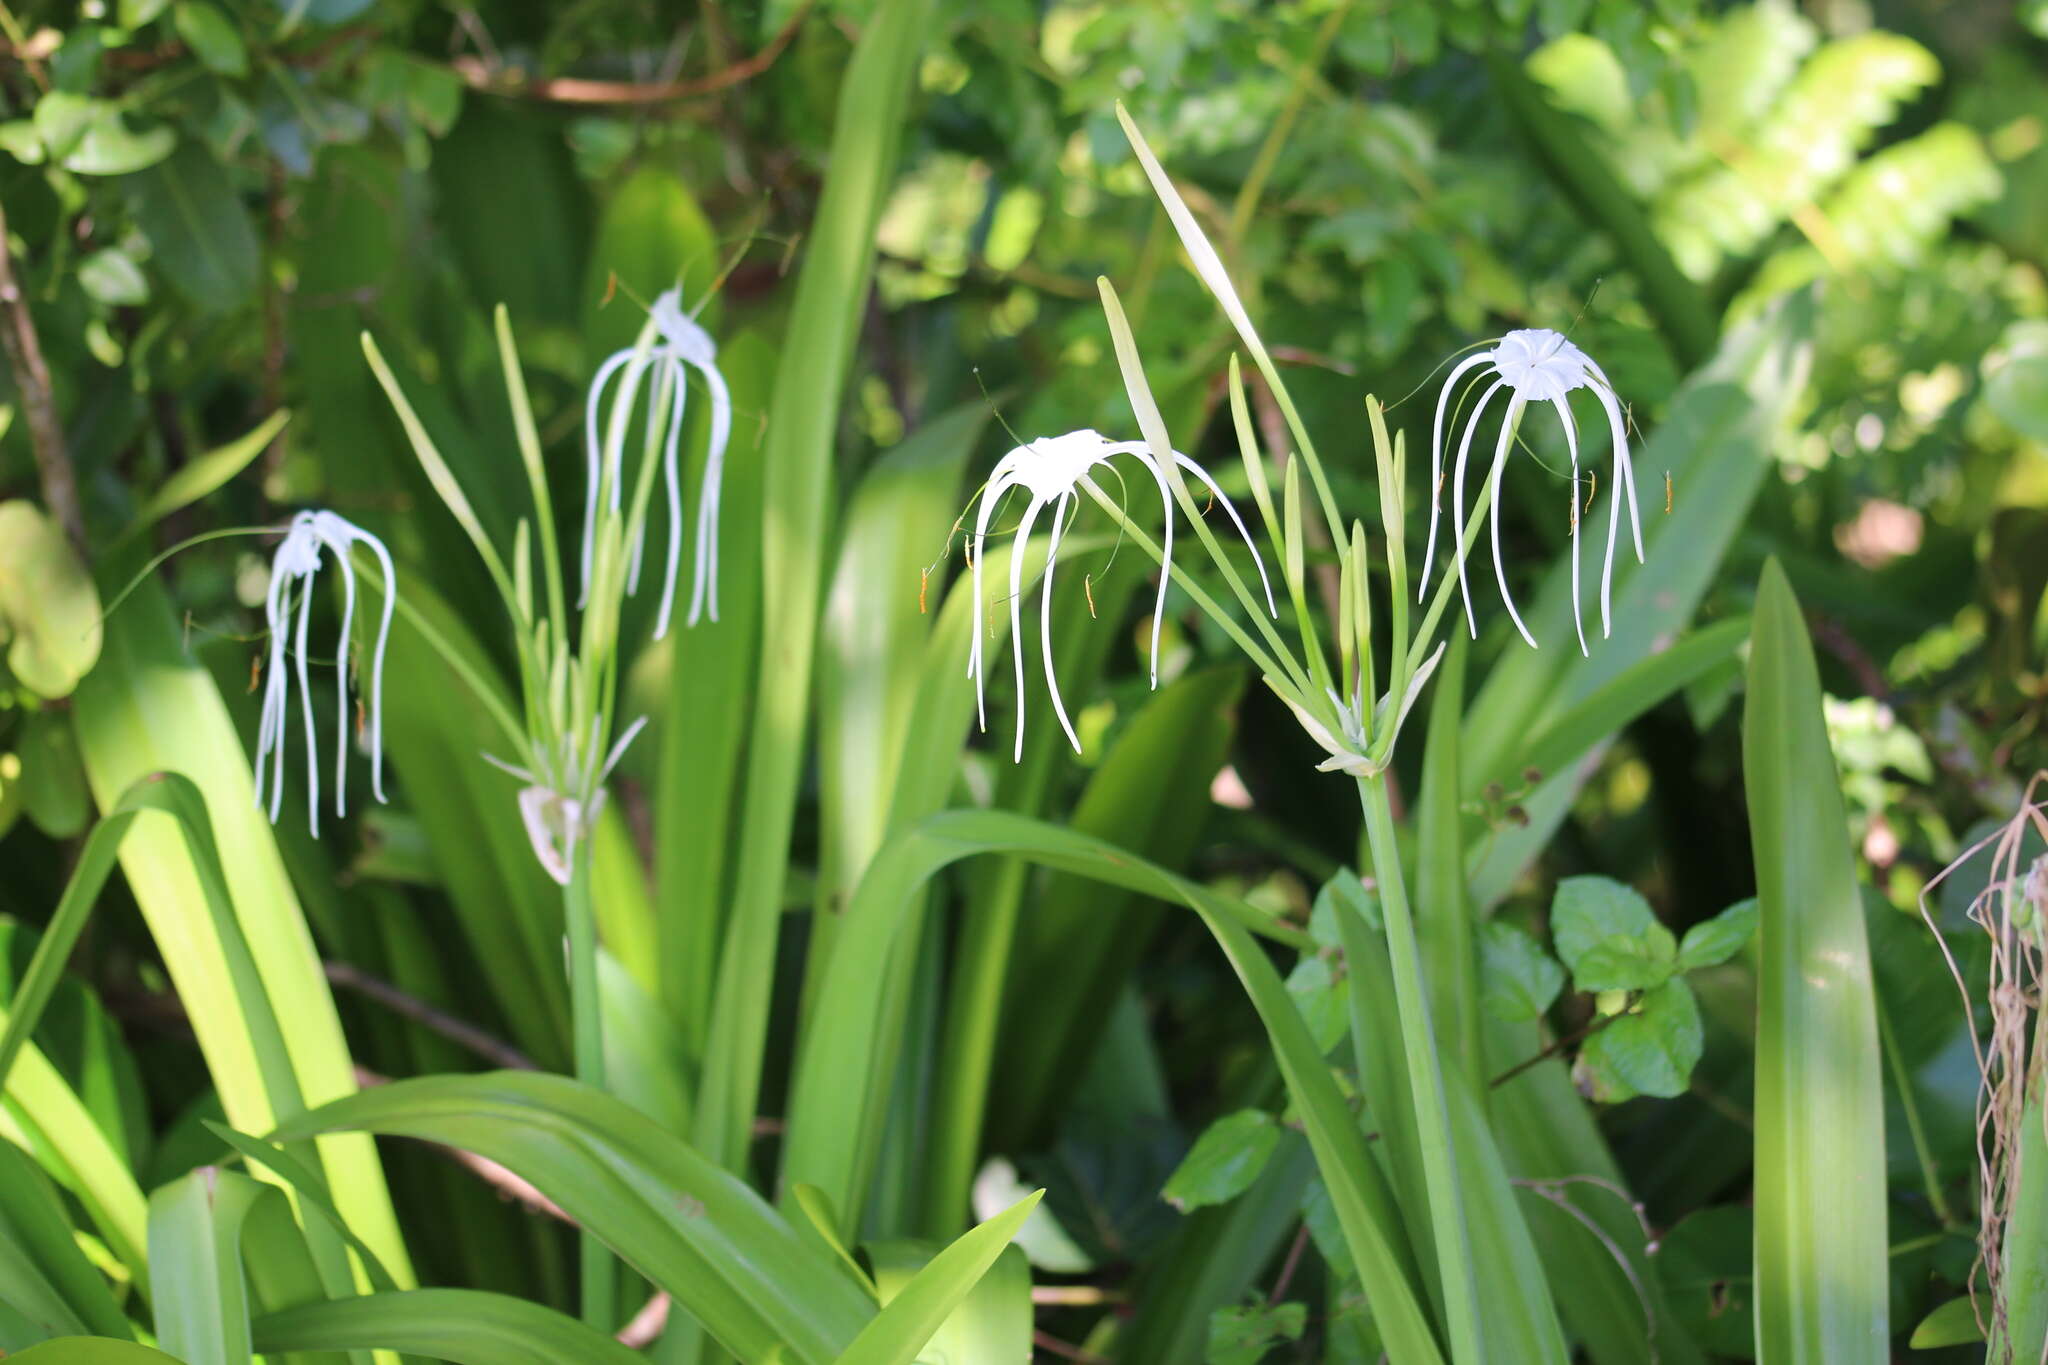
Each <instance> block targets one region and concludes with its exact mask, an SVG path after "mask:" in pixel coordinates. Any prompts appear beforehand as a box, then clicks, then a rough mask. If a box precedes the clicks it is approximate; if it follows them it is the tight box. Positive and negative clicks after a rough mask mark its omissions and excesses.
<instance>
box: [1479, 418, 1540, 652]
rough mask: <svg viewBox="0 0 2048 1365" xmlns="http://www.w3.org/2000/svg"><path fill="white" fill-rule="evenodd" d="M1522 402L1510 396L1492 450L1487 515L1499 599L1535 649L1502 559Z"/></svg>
mask: <svg viewBox="0 0 2048 1365" xmlns="http://www.w3.org/2000/svg"><path fill="white" fill-rule="evenodd" d="M1522 404H1523V400H1522V398H1521V397H1520V396H1519V395H1517V396H1516V397H1514V398H1511V399H1509V400H1508V415H1507V416H1506V417H1505V418H1504V419H1502V421H1501V424H1500V444H1499V445H1498V446H1496V447H1494V452H1493V507H1492V510H1491V511H1490V512H1489V514H1488V520H1489V521H1490V522H1491V524H1492V530H1493V577H1494V581H1495V582H1497V583H1499V584H1500V600H1501V601H1503V602H1505V603H1507V608H1508V616H1509V618H1510V619H1512V620H1513V621H1514V623H1515V629H1516V630H1518V631H1520V632H1521V633H1522V639H1523V640H1524V641H1526V642H1527V644H1528V646H1529V648H1531V649H1534V648H1536V637H1535V636H1533V635H1531V634H1530V633H1529V628H1528V627H1527V626H1525V625H1523V624H1522V613H1520V612H1518V611H1516V610H1515V595H1514V594H1513V593H1511V592H1509V591H1508V570H1507V565H1506V564H1505V563H1504V562H1503V561H1502V560H1501V555H1500V486H1501V484H1502V483H1503V482H1505V480H1504V479H1503V478H1502V475H1503V474H1504V473H1505V471H1506V467H1507V462H1508V446H1509V444H1510V443H1511V442H1513V440H1514V439H1515V424H1516V423H1517V422H1518V421H1520V420H1521V416H1522Z"/></svg>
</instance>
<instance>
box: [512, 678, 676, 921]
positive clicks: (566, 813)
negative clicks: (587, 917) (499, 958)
mask: <svg viewBox="0 0 2048 1365" xmlns="http://www.w3.org/2000/svg"><path fill="white" fill-rule="evenodd" d="M646 724H647V717H645V716H642V717H640V718H639V719H638V720H636V721H634V722H633V723H632V724H631V725H629V726H627V727H626V732H625V733H624V734H623V735H620V736H619V738H618V740H617V741H616V742H615V743H614V744H613V745H612V746H611V748H610V749H609V750H606V749H605V748H604V741H605V724H604V717H603V715H599V716H597V717H596V718H595V719H594V720H593V721H592V722H591V725H590V728H589V730H588V731H587V732H573V733H569V734H565V735H563V736H562V737H561V739H560V740H559V742H557V743H556V744H555V745H553V746H552V747H551V748H548V749H541V750H536V752H535V754H534V757H533V766H532V767H530V768H523V767H519V766H517V765H515V764H511V763H507V762H506V761H505V760H503V759H501V758H495V757H493V756H492V755H490V754H485V755H484V756H483V757H484V761H485V762H487V763H489V764H490V765H491V766H493V767H495V768H498V769H500V770H502V771H504V772H507V773H510V774H511V775H512V776H513V777H516V778H518V779H519V780H520V781H522V782H524V783H525V784H526V785H525V786H524V787H523V788H521V789H520V792H519V818H520V819H521V820H522V821H523V822H525V825H526V837H527V840H528V842H530V843H531V844H532V845H533V856H534V857H536V858H538V859H539V860H540V865H541V867H542V868H543V869H545V870H546V872H547V874H548V875H549V876H550V877H552V878H554V879H555V881H556V882H557V883H559V884H560V885H562V886H567V885H568V884H569V878H570V874H571V872H572V870H573V869H574V868H575V865H576V845H577V844H579V843H581V842H582V841H583V840H584V839H586V838H588V837H589V836H590V834H591V831H593V830H594V829H596V828H597V817H598V816H599V815H600V814H602V813H603V811H604V802H605V789H604V784H605V782H606V780H607V779H609V778H610V777H611V775H612V769H613V768H616V767H618V765H619V760H620V759H621V758H623V757H625V755H626V748H627V746H628V745H630V744H632V742H633V740H634V737H635V736H637V735H638V734H639V733H640V731H641V728H642V727H643V726H645V725H646Z"/></svg>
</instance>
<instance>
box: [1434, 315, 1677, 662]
mask: <svg viewBox="0 0 2048 1365" xmlns="http://www.w3.org/2000/svg"><path fill="white" fill-rule="evenodd" d="M1473 370H1478V371H1479V372H1480V373H1479V379H1480V380H1484V379H1485V378H1487V377H1488V376H1491V377H1492V380H1493V382H1492V383H1491V384H1490V385H1489V386H1488V387H1487V389H1486V391H1485V392H1484V393H1482V394H1481V395H1480V396H1479V401H1478V402H1477V403H1474V404H1473V405H1472V411H1471V414H1470V415H1469V416H1468V417H1467V418H1466V419H1465V430H1464V435H1463V436H1462V437H1460V438H1459V440H1458V452H1457V457H1456V460H1455V463H1454V464H1453V473H1452V478H1451V482H1452V489H1451V503H1452V506H1453V507H1454V508H1455V509H1456V516H1455V517H1454V518H1453V519H1452V526H1453V534H1454V535H1455V528H1456V527H1458V526H1462V525H1463V524H1464V519H1465V466H1466V462H1467V460H1468V459H1469V458H1470V456H1471V453H1472V435H1473V432H1474V431H1476V430H1477V429H1478V426H1479V419H1480V417H1481V416H1482V415H1483V414H1484V413H1485V411H1486V407H1487V404H1488V403H1490V402H1491V401H1492V400H1493V396H1494V395H1495V394H1496V393H1499V392H1500V391H1501V390H1502V389H1506V390H1507V392H1508V410H1507V415H1506V417H1504V418H1503V419H1502V421H1501V429H1500V441H1499V443H1498V444H1497V445H1496V446H1495V447H1494V452H1493V469H1494V478H1493V504H1492V508H1491V510H1490V511H1489V513H1488V518H1489V521H1490V523H1491V531H1492V539H1493V572H1494V577H1495V579H1496V580H1497V581H1498V582H1499V584H1500V595H1501V600H1502V601H1504V602H1506V603H1507V608H1508V615H1509V616H1510V617H1511V618H1513V620H1514V623H1515V629H1516V630H1518V631H1520V632H1521V633H1522V638H1523V639H1524V640H1526V641H1528V643H1529V645H1530V646H1531V647H1532V648H1533V647H1534V646H1535V644H1536V640H1535V638H1534V637H1533V636H1531V635H1530V634H1529V628H1528V627H1527V626H1525V625H1523V624H1522V616H1521V613H1520V612H1518V611H1516V610H1515V599H1514V598H1513V596H1511V595H1510V594H1509V592H1508V577H1507V569H1506V567H1505V566H1504V565H1503V564H1502V562H1501V554H1500V485H1501V471H1502V469H1503V467H1504V466H1505V464H1506V463H1507V457H1508V446H1509V444H1510V443H1511V442H1512V441H1513V440H1514V437H1515V427H1516V424H1517V423H1518V422H1519V421H1520V419H1521V416H1522V409H1523V408H1524V407H1526V406H1527V405H1528V404H1530V403H1549V404H1551V405H1552V406H1553V407H1555V408H1556V409H1557V415H1558V417H1559V418H1560V419H1561V420H1562V421H1563V423H1564V439H1565V446H1566V448H1567V449H1568V450H1569V451H1570V452H1571V461H1572V493H1571V496H1572V506H1573V509H1574V510H1573V511H1572V513H1571V537H1570V538H1571V555H1572V623H1573V625H1574V626H1576V627H1577V629H1578V634H1579V652H1580V653H1582V654H1583V653H1585V652H1586V627H1585V624H1584V620H1583V618H1582V617H1581V615H1580V610H1579V516H1578V512H1577V510H1576V508H1577V505H1578V496H1579V492H1578V488H1579V430H1578V425H1577V423H1576V422H1575V421H1574V420H1573V418H1572V409H1571V403H1570V402H1569V400H1568V399H1567V395H1568V394H1570V393H1571V391H1572V390H1573V389H1586V390H1588V391H1590V392H1591V393H1592V394H1593V396H1594V397H1595V398H1597V399H1599V400H1600V406H1601V407H1602V408H1603V409H1605V411H1606V413H1607V424H1608V428H1609V430H1610V433H1611V435H1612V438H1613V441H1614V476H1613V479H1612V481H1611V483H1610V498H1611V500H1612V501H1611V505H1610V507H1609V510H1608V517H1607V557H1606V563H1605V566H1604V567H1603V568H1602V569H1601V573H1600V631H1601V634H1602V635H1603V636H1604V635H1607V634H1609V633H1611V631H1612V628H1613V621H1612V608H1611V605H1610V604H1611V601H1612V590H1613V583H1614V542H1615V539H1616V538H1617V537H1618V536H1619V535H1620V532H1621V504H1622V502H1623V501H1624V500H1626V501H1627V503H1628V510H1629V524H1630V528H1631V530H1632V531H1633V532H1634V536H1635V547H1636V561H1637V562H1638V563H1640V562H1642V558H1643V519H1642V513H1641V512H1640V510H1638V508H1637V506H1636V477H1635V469H1634V467H1633V466H1632V465H1631V464H1630V463H1629V458H1628V430H1627V423H1626V422H1625V421H1623V419H1622V414H1621V404H1620V403H1619V402H1618V401H1617V400H1616V398H1615V396H1614V386H1613V385H1612V384H1610V383H1608V382H1607V376H1606V374H1604V373H1603V372H1602V371H1601V369H1600V367H1599V366H1598V365H1596V364H1594V363H1593V360H1592V358H1591V357H1589V356H1588V355H1587V354H1586V353H1585V352H1584V351H1582V350H1580V349H1579V348H1578V347H1577V346H1574V345H1573V344H1572V343H1571V342H1570V341H1569V340H1567V339H1566V338H1565V336H1564V334H1563V333H1561V332H1553V331H1549V330H1548V329H1544V328H1525V329H1523V330H1520V331H1514V332H1509V333H1507V334H1506V335H1505V336H1503V337H1501V338H1500V340H1499V341H1498V342H1496V343H1495V344H1494V345H1493V347H1492V349H1490V350H1485V351H1481V352H1479V353H1478V354H1476V355H1470V356H1467V357H1466V358H1465V359H1464V360H1461V361H1459V362H1458V364H1457V366H1456V367H1455V368H1454V369H1452V371H1451V374H1450V378H1448V379H1446V380H1445V381H1444V387H1443V393H1442V395H1441V396H1440V397H1439V398H1438V399H1437V404H1436V426H1435V431H1434V435H1433V436H1432V438H1431V440H1430V446H1429V476H1430V511H1429V544H1428V548H1427V549H1425V550H1424V552H1423V556H1422V579H1421V584H1420V587H1419V589H1418V592H1417V600H1418V601H1419V600H1421V597H1422V596H1423V595H1425V594H1426V593H1427V592H1428V590H1429V567H1430V564H1431V562H1432V561H1433V560H1434V558H1435V556H1436V533H1437V522H1438V520H1439V518H1440V517H1441V514H1442V512H1443V499H1442V496H1441V494H1442V485H1443V464H1444V410H1445V409H1446V407H1448V406H1449V404H1450V401H1451V391H1452V390H1453V389H1454V388H1456V387H1457V384H1458V381H1459V380H1460V379H1462V378H1464V377H1465V375H1466V374H1467V373H1469V372H1470V371H1473ZM1476 382H1478V381H1475V383H1476ZM1453 554H1454V555H1455V557H1456V559H1457V562H1458V588H1459V591H1460V592H1462V593H1463V595H1464V598H1465V621H1466V625H1467V627H1468V628H1469V629H1470V630H1471V631H1472V633H1473V634H1475V635H1476V634H1478V631H1479V626H1478V621H1477V619H1476V618H1475V617H1474V615H1473V613H1472V589H1471V586H1470V584H1469V583H1468V582H1467V581H1466V578H1465V556H1464V555H1463V553H1460V552H1458V551H1456V550H1454V551H1453Z"/></svg>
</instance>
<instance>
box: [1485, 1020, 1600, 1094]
mask: <svg viewBox="0 0 2048 1365" xmlns="http://www.w3.org/2000/svg"><path fill="white" fill-rule="evenodd" d="M1627 1017H1628V1011H1627V1010H1625V1009H1623V1010H1616V1011H1615V1012H1614V1013H1613V1014H1603V1015H1601V1016H1600V1017H1599V1018H1597V1019H1595V1020H1594V1021H1593V1022H1592V1023H1590V1024H1588V1025H1586V1026H1585V1027H1584V1028H1582V1029H1580V1030H1578V1031H1577V1032H1576V1033H1567V1034H1566V1035H1565V1036H1564V1037H1562V1038H1558V1039H1556V1040H1554V1041H1552V1042H1551V1044H1550V1045H1549V1046H1548V1047H1546V1048H1544V1049H1543V1050H1542V1051H1541V1052H1539V1053H1537V1054H1536V1055H1535V1056H1533V1057H1525V1058H1523V1059H1522V1060H1521V1061H1519V1062H1516V1063H1515V1064H1514V1065H1513V1066H1511V1067H1509V1068H1508V1069H1507V1070H1506V1071H1503V1072H1501V1073H1500V1075H1498V1076H1495V1077H1494V1078H1493V1079H1492V1080H1491V1081H1489V1082H1487V1084H1488V1085H1489V1086H1490V1087H1491V1086H1502V1085H1506V1084H1507V1083H1508V1082H1509V1081H1511V1080H1513V1079H1514V1078H1515V1077H1517V1076H1519V1075H1521V1074H1522V1073H1523V1072H1524V1071H1527V1070H1528V1069H1529V1068H1530V1067H1532V1066H1534V1065H1536V1064H1537V1063H1538V1062H1547V1061H1549V1060H1550V1059H1551V1058H1552V1057H1555V1056H1556V1055H1557V1054H1558V1053H1560V1052H1562V1051H1564V1050H1565V1049H1566V1048H1568V1047H1570V1046H1571V1045H1572V1044H1573V1043H1583V1042H1585V1041H1586V1040H1587V1039H1588V1038H1591V1037H1592V1036H1593V1035H1594V1034H1596V1033H1598V1032H1599V1031H1600V1030H1601V1029H1604V1028H1606V1027H1607V1026H1608V1025H1609V1024H1611V1023H1613V1022H1614V1021H1615V1020H1617V1019H1625V1018H1627Z"/></svg>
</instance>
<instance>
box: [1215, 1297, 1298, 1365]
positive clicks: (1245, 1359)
mask: <svg viewBox="0 0 2048 1365" xmlns="http://www.w3.org/2000/svg"><path fill="white" fill-rule="evenodd" d="M1307 1326H1308V1308H1307V1306H1306V1305H1305V1304H1299V1303H1251V1304H1246V1305H1244V1306H1242V1307H1238V1308H1219V1309H1217V1310H1216V1311H1215V1312H1213V1313H1211V1314H1210V1315H1209V1349H1208V1350H1207V1351H1206V1352H1204V1353H1203V1355H1202V1360H1203V1362H1204V1365H1258V1362H1260V1361H1262V1360H1264V1359H1265V1358H1266V1353H1267V1352H1268V1351H1269V1350H1271V1349H1272V1348H1273V1346H1274V1345H1275V1344H1276V1343H1278V1342H1282V1341H1299V1340H1300V1339H1301V1333H1302V1329H1303V1328H1305V1327H1307Z"/></svg>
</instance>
